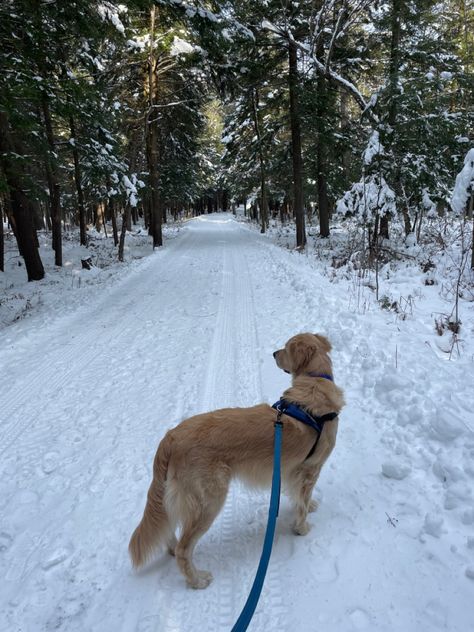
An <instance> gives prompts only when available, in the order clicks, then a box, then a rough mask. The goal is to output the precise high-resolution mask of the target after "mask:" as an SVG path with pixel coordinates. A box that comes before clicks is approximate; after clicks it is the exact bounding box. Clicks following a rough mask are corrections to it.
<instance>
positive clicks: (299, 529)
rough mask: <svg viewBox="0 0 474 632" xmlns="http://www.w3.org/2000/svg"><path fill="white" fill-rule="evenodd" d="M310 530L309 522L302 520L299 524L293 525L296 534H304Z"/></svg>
mask: <svg viewBox="0 0 474 632" xmlns="http://www.w3.org/2000/svg"><path fill="white" fill-rule="evenodd" d="M310 530H311V525H310V524H309V522H302V523H301V524H295V525H293V533H295V534H296V535H306V534H307V533H309V532H310Z"/></svg>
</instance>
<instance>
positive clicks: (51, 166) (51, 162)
mask: <svg viewBox="0 0 474 632" xmlns="http://www.w3.org/2000/svg"><path fill="white" fill-rule="evenodd" d="M41 107H42V110H43V119H44V127H45V131H46V140H47V142H48V150H49V156H47V157H46V163H47V170H48V180H49V184H50V192H49V193H50V200H51V227H52V232H53V250H54V263H55V265H57V266H62V265H63V253H62V226H61V219H62V218H61V190H60V184H59V173H58V167H57V162H56V158H55V154H56V143H55V140H54V132H53V124H52V120H51V112H50V110H49V101H48V97H47V95H46V94H45V93H44V92H43V94H42V99H41Z"/></svg>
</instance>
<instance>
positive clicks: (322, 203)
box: [316, 38, 329, 237]
mask: <svg viewBox="0 0 474 632" xmlns="http://www.w3.org/2000/svg"><path fill="white" fill-rule="evenodd" d="M323 46H324V45H323V40H322V38H320V39H319V42H318V45H317V49H316V50H317V56H318V57H319V59H323V54H324V50H323ZM316 81H317V99H316V125H317V133H318V144H317V153H318V155H317V169H318V171H317V183H318V211H319V234H320V235H321V237H329V200H328V178H327V170H328V167H327V143H326V136H325V135H326V129H325V127H326V126H325V121H326V115H327V107H326V99H327V98H328V95H327V79H326V77H323V75H321V74H318V77H317V80H316Z"/></svg>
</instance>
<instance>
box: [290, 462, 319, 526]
mask: <svg viewBox="0 0 474 632" xmlns="http://www.w3.org/2000/svg"><path fill="white" fill-rule="evenodd" d="M319 472H320V469H318V470H316V471H315V470H314V469H311V470H309V469H306V468H304V469H302V470H299V471H298V472H297V473H296V474H295V476H294V477H293V480H292V481H291V486H290V493H291V496H292V497H293V500H294V501H295V505H296V516H295V522H294V524H293V531H294V533H296V534H297V535H306V534H307V533H308V532H309V530H310V529H311V525H310V524H309V523H308V522H307V520H306V518H307V516H308V512H310V511H315V510H316V508H317V503H316V502H314V501H312V499H311V493H312V491H313V488H314V486H315V484H316V481H317V480H318V476H319Z"/></svg>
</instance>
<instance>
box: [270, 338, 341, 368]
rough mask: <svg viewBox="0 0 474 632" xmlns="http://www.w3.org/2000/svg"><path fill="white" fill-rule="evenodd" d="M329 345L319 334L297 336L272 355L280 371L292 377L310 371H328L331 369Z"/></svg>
mask: <svg viewBox="0 0 474 632" xmlns="http://www.w3.org/2000/svg"><path fill="white" fill-rule="evenodd" d="M330 351H331V343H330V342H329V340H328V339H327V338H325V337H324V336H321V335H320V334H297V335H296V336H293V338H290V339H289V340H288V342H287V343H286V345H285V346H284V348H283V349H278V351H275V353H274V354H273V357H274V358H275V362H276V363H277V366H278V367H279V368H280V369H283V371H286V373H291V374H292V375H293V376H296V375H301V374H303V373H309V372H310V371H320V372H324V371H328V370H330V367H331V360H330V359H329V352H330Z"/></svg>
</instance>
